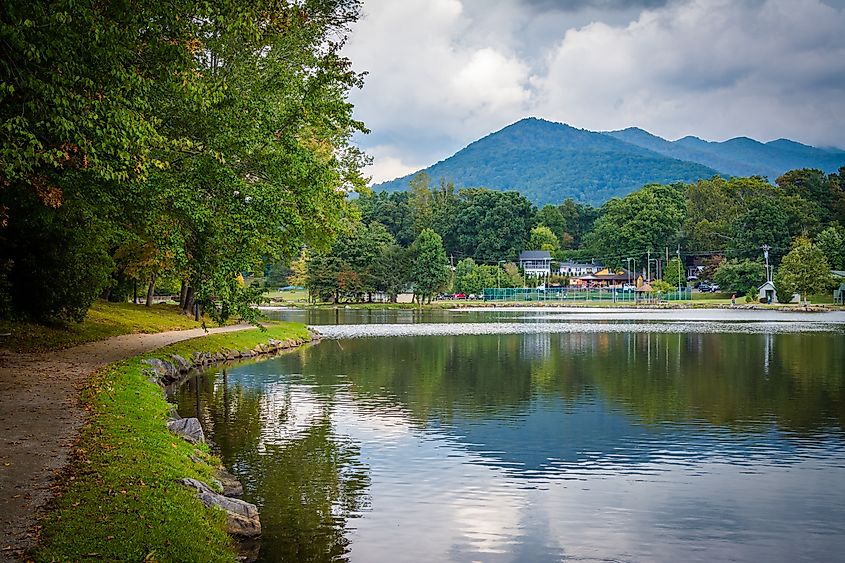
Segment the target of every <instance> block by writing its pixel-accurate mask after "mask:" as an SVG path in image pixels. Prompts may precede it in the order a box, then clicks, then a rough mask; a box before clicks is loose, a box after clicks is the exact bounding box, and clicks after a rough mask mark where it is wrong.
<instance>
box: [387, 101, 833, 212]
mask: <svg viewBox="0 0 845 563" xmlns="http://www.w3.org/2000/svg"><path fill="white" fill-rule="evenodd" d="M840 166H845V151H842V150H839V149H823V148H816V147H811V146H808V145H802V144H801V143H796V142H795V141H790V140H788V139H778V140H776V141H770V142H768V143H761V142H759V141H755V140H754V139H749V138H747V137H737V138H735V139H730V140H728V141H724V142H711V141H704V140H702V139H699V138H697V137H684V138H683V139H678V140H677V141H667V140H666V139H663V138H661V137H658V136H656V135H652V134H651V133H649V132H648V131H644V130H642V129H638V128H636V127H630V128H628V129H622V130H621V131H609V132H595V131H588V130H586V129H576V128H574V127H570V126H569V125H565V124H563V123H554V122H551V121H546V120H543V119H537V118H533V117H532V118H526V119H522V120H520V121H517V122H516V123H513V124H511V125H508V126H507V127H505V128H504V129H501V130H500V131H496V132H495V133H491V134H490V135H487V136H486V137H484V138H482V139H479V140H478V141H475V142H474V143H471V144H470V145H469V146H467V147H466V148H464V149H462V150H460V151H458V152H457V153H455V154H454V155H452V156H450V157H449V158H447V159H445V160H442V161H440V162H438V163H436V164H433V165H432V166H429V167H428V168H426V169H425V172H427V173H428V175H429V176H430V177H431V179H432V182H433V183H434V184H437V183H439V179H440V178H445V179H446V180H447V181H451V182H453V183H454V184H455V186H456V187H459V188H465V187H487V188H491V189H496V190H517V191H519V192H521V193H522V194H523V195H525V196H526V197H527V198H528V199H530V200H531V201H533V202H534V203H536V204H537V205H544V204H546V203H560V202H562V201H563V200H564V199H566V198H567V197H571V198H574V199H575V200H577V201H581V202H585V203H593V204H601V203H603V202H605V201H607V200H608V199H610V198H612V197H617V196H623V195H625V194H628V193H630V192H631V191H633V190H635V189H637V188H640V187H642V186H644V185H645V184H649V183H660V184H666V183H671V182H679V181H680V182H693V181H695V180H698V179H701V178H710V177H712V176H715V175H722V176H752V175H759V176H766V177H767V178H769V179H770V180H775V179H776V178H777V177H778V176H780V175H781V174H783V173H784V172H786V171H788V170H792V169H795V168H820V169H822V170H824V171H825V172H834V171H836V170H838V169H839V167H840ZM414 174H416V172H415V173H414ZM414 174H409V175H407V176H403V177H402V178H397V179H395V180H392V181H390V182H384V183H381V184H377V185H376V186H374V189H376V190H388V191H397V190H404V189H407V187H408V183H409V182H410V180H411V178H413V176H414Z"/></svg>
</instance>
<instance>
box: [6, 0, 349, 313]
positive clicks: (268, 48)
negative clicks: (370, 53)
mask: <svg viewBox="0 0 845 563" xmlns="http://www.w3.org/2000/svg"><path fill="white" fill-rule="evenodd" d="M112 8H114V7H111V8H110V7H108V6H106V7H102V6H100V5H99V4H98V5H94V4H86V5H85V6H77V5H76V4H71V3H66V2H59V3H58V4H56V3H46V2H43V1H40V0H36V1H34V2H29V3H20V2H18V3H14V5H12V4H10V5H8V6H7V5H5V4H4V7H3V8H2V11H0V16H2V17H0V26H2V34H3V37H4V47H5V48H4V49H3V50H2V53H0V72H2V86H0V121H2V124H3V126H2V127H0V139H2V141H3V142H2V147H0V156H2V158H0V186H2V187H0V209H2V210H3V212H4V213H5V216H4V217H0V231H4V230H5V232H0V237H2V238H3V239H4V246H5V247H6V248H10V247H18V248H21V247H22V246H23V244H24V242H25V239H21V240H12V238H11V236H12V235H13V234H14V233H15V232H18V231H16V230H14V229H11V228H10V229H4V226H5V225H11V224H12V223H15V222H20V224H24V223H25V222H26V220H27V218H26V217H25V216H24V214H25V213H27V212H28V210H27V208H26V207H16V204H17V203H19V202H21V201H24V200H23V199H22V197H20V196H22V195H23V194H32V195H34V196H35V197H37V199H38V200H40V202H41V203H42V206H43V209H41V210H39V213H47V214H50V213H52V214H54V215H55V216H56V218H58V217H59V216H60V215H61V213H62V211H61V210H60V208H62V207H64V206H72V207H73V208H75V209H82V208H87V210H88V211H87V213H89V214H90V215H93V214H96V215H97V216H98V218H99V221H97V222H96V223H92V224H91V225H90V226H92V227H93V226H96V227H97V229H98V230H97V232H96V233H95V236H90V237H88V238H86V239H85V240H81V239H78V238H75V237H73V236H66V235H67V233H64V232H61V231H59V232H56V233H55V239H56V241H57V243H59V242H61V241H62V239H64V242H65V243H68V242H74V243H78V244H80V245H82V246H83V247H85V248H89V249H91V248H92V245H94V244H95V243H96V244H97V248H96V249H95V250H96V253H102V252H108V251H112V250H114V249H115V248H118V249H119V248H122V247H125V246H126V245H127V243H128V244H129V245H130V246H133V247H136V248H139V249H143V252H142V253H130V254H124V256H143V263H144V267H143V268H137V266H139V265H140V264H139V263H137V262H136V263H135V264H131V263H118V264H117V266H115V267H116V268H123V269H124V270H126V267H128V266H134V267H136V270H137V272H138V275H139V276H140V275H145V276H146V275H149V276H150V277H151V278H153V277H156V276H158V275H164V274H169V275H174V274H176V275H178V276H179V277H181V278H182V279H183V280H184V281H185V282H186V285H188V286H190V287H189V288H188V290H187V293H186V295H189V296H190V297H186V300H185V302H186V307H188V308H190V305H189V304H190V303H191V302H197V303H199V304H201V305H202V306H203V307H205V308H206V310H207V311H208V312H209V313H211V314H212V316H214V317H215V318H216V319H217V320H220V321H222V320H223V319H224V318H226V317H227V316H230V315H232V314H238V315H240V316H242V317H244V318H254V317H255V315H256V312H255V309H254V308H253V307H252V305H253V304H254V303H256V302H257V300H258V298H259V292H258V291H257V290H256V288H252V287H244V286H242V285H241V284H240V283H239V282H238V277H239V274H240V273H241V272H254V271H260V270H261V269H263V263H264V262H265V261H267V260H271V261H273V260H287V259H290V258H292V257H294V256H295V255H296V254H297V253H298V252H299V250H300V248H301V247H302V245H303V243H308V244H309V245H310V246H312V247H313V248H315V249H325V248H327V247H328V246H329V244H330V243H331V241H332V239H333V238H334V237H335V236H336V234H337V232H338V231H339V228H340V225H341V218H342V217H343V216H344V215H345V214H346V213H347V209H348V205H347V203H346V201H347V194H348V193H349V192H350V191H354V190H357V189H361V188H363V187H364V181H363V178H362V177H361V175H360V172H359V170H360V167H361V166H362V164H363V163H364V162H365V159H364V158H363V156H362V154H361V153H360V152H359V151H358V149H356V148H355V147H354V146H353V145H352V144H351V142H350V140H351V136H352V134H353V133H355V132H356V131H364V130H365V129H364V127H363V124H361V123H360V122H358V121H356V120H354V119H353V117H352V106H351V104H349V102H348V100H347V93H348V91H349V90H350V89H351V88H354V87H358V86H360V85H361V84H362V76H361V75H359V74H357V73H355V72H353V71H352V70H351V66H350V62H349V61H348V60H347V59H345V58H344V57H342V56H341V55H340V52H341V49H342V47H343V43H344V38H345V36H346V33H347V28H348V25H349V24H350V23H352V22H354V21H355V19H356V18H357V15H358V11H359V9H360V3H359V2H358V1H357V0H325V1H323V0H321V1H319V2H318V1H314V2H311V1H307V2H293V1H282V2H277V3H274V4H272V5H267V4H264V3H252V4H250V3H246V4H243V3H240V4H232V3H223V4H220V3H210V4H209V3H196V2H190V1H188V0H184V1H180V0H177V2H176V3H175V4H174V3H169V4H167V5H166V6H165V5H158V4H150V3H147V4H143V3H142V4H137V5H136V4H133V5H132V6H131V7H128V8H126V7H124V8H125V9H117V8H114V9H112ZM10 204H12V205H10ZM51 223H52V224H54V225H58V224H60V221H58V220H52V221H51ZM80 250H81V249H80ZM74 254H77V253H76V252H75V251H74V250H72V249H70V250H69V252H68V253H67V256H71V255H74ZM0 261H2V263H0V272H7V271H8V272H9V273H8V275H7V276H6V279H7V280H8V282H9V284H14V283H18V282H17V281H15V280H22V279H38V278H40V276H38V275H37V272H38V271H39V268H40V267H41V266H40V263H39V261H38V260H37V259H35V260H31V261H29V262H26V261H21V260H15V259H14V257H13V256H9V255H7V254H6V253H5V252H3V253H2V254H0ZM72 263H73V261H72V260H71V261H70V262H69V263H68V264H67V265H66V267H64V268H61V267H60V268H57V269H56V279H55V283H56V284H59V285H62V286H63V287H67V288H69V289H68V291H79V292H82V293H85V294H89V293H90V292H92V291H94V292H95V293H96V292H97V291H99V289H101V288H92V287H87V286H86V287H82V286H80V284H78V283H75V280H74V279H73V275H72V274H70V271H71V269H70V267H71V266H72ZM24 267H26V268H29V271H28V272H17V273H16V272H14V271H11V270H19V269H20V268H24ZM127 271H128V270H127ZM114 277H115V276H111V275H110V276H105V277H97V278H96V281H97V283H101V280H103V279H105V280H106V281H105V283H106V284H108V283H109V282H110V279H113V278H114ZM2 281H3V280H0V287H2V286H4V285H8V284H5V283H2ZM14 291H17V290H16V289H15V288H11V289H10V290H9V292H14ZM16 306H18V307H20V306H21V304H20V303H18V305H16ZM18 312H19V313H24V314H26V313H30V314H31V315H32V316H35V315H36V314H35V312H34V311H28V310H26V309H22V310H19V311H18Z"/></svg>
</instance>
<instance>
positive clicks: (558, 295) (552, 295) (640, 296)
mask: <svg viewBox="0 0 845 563" xmlns="http://www.w3.org/2000/svg"><path fill="white" fill-rule="evenodd" d="M689 299H692V290H691V289H690V288H687V289H683V290H681V291H680V292H678V291H670V292H668V293H659V292H654V293H642V292H640V293H637V292H635V291H630V290H629V291H623V290H622V289H610V288H594V289H578V288H569V287H547V288H546V289H531V288H523V287H489V288H484V300H485V301H520V302H522V301H526V302H552V303H555V302H567V301H606V302H612V303H625V302H629V303H635V302H642V303H649V302H655V301H682V300H689Z"/></svg>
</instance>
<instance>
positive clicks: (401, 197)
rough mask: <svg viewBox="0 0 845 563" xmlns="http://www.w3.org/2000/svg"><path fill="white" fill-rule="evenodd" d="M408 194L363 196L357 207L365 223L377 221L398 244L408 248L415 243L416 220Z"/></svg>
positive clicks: (383, 193) (386, 193) (374, 193)
mask: <svg viewBox="0 0 845 563" xmlns="http://www.w3.org/2000/svg"><path fill="white" fill-rule="evenodd" d="M409 200H410V194H409V193H408V192H394V193H388V192H372V193H371V194H366V193H365V194H361V196H360V197H359V198H358V200H357V205H358V207H359V209H360V210H361V220H362V221H363V222H364V223H371V222H373V221H377V222H379V223H381V224H382V225H384V226H385V228H387V230H388V231H390V234H392V235H393V237H394V238H395V239H396V242H397V243H399V244H400V245H402V246H405V247H408V246H411V244H412V243H413V242H414V239H415V238H416V234H415V233H414V219H413V216H412V212H411V205H410V202H409Z"/></svg>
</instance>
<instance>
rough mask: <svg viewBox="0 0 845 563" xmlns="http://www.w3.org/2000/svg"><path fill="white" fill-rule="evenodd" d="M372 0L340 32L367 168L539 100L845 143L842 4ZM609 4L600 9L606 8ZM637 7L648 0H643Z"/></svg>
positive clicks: (731, 130)
mask: <svg viewBox="0 0 845 563" xmlns="http://www.w3.org/2000/svg"><path fill="white" fill-rule="evenodd" d="M555 5H556V4H555V3H554V2H545V1H528V0H523V1H516V0H514V1H506V0H501V1H497V2H490V1H487V0H485V1H484V2H481V1H480V0H462V1H459V0H430V1H425V0H403V1H402V2H396V1H394V0H368V1H367V2H365V17H364V18H363V19H362V21H361V22H359V24H357V26H356V28H355V30H354V34H353V36H352V38H351V40H350V43H349V45H348V47H347V50H346V52H347V54H348V55H349V56H350V57H351V58H352V60H353V61H354V63H355V65H356V67H357V68H358V69H360V70H366V71H368V72H369V76H368V78H367V83H366V86H365V88H364V89H363V91H361V92H358V93H356V94H354V96H353V102H354V103H355V104H356V113H357V116H358V117H359V118H361V119H362V120H364V121H365V122H366V123H367V125H368V127H369V128H370V129H371V130H372V131H373V133H372V134H371V135H370V136H369V137H365V138H363V139H362V140H361V143H362V146H363V147H364V148H365V149H367V150H368V151H370V153H371V154H373V156H374V157H375V161H376V162H375V165H374V166H373V168H372V169H371V171H370V173H371V174H373V176H374V179H376V180H383V179H388V178H389V177H390V176H391V175H393V174H396V175H404V174H406V173H408V172H411V171H412V170H413V169H416V166H417V165H418V164H419V165H422V166H424V165H428V164H431V163H433V162H435V161H437V160H440V159H443V158H446V157H448V156H449V155H451V154H452V153H454V152H455V151H457V150H459V149H460V148H462V147H463V146H465V145H467V144H468V143H470V142H472V141H474V140H475V139H477V138H479V137H481V136H483V135H486V134H487V133H490V132H492V131H495V130H497V129H499V128H501V127H503V126H505V125H507V124H509V123H511V122H513V121H516V120H517V119H520V118H522V117H525V116H529V115H534V116H538V117H543V118H547V119H552V120H556V121H563V122H567V123H570V124H573V125H576V126H579V127H584V128H587V129H593V130H599V129H617V128H623V127H627V126H631V125H637V126H640V127H643V128H645V129H648V130H650V131H652V132H653V133H656V134H659V135H662V136H665V137H668V138H677V137H681V136H684V135H687V134H693V135H698V136H701V137H704V138H708V139H717V140H720V139H726V138H730V137H734V136H739V135H747V136H751V137H755V138H758V139H761V140H769V139H773V138H778V137H790V138H793V139H795V140H798V141H801V142H806V143H810V144H819V145H839V146H845V103H843V101H842V100H843V99H845V34H843V33H842V31H841V30H842V29H843V28H845V12H843V8H842V6H831V2H830V1H828V2H823V1H822V0H759V1H754V2H735V1H733V0H677V1H669V2H666V3H662V2H655V1H642V2H636V1H632V2H605V1H600V2H570V3H569V4H568V8H567V9H557V8H555ZM603 6H609V8H606V9H603V8H602V7H603ZM641 6H655V7H654V8H651V9H642V8H641Z"/></svg>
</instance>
